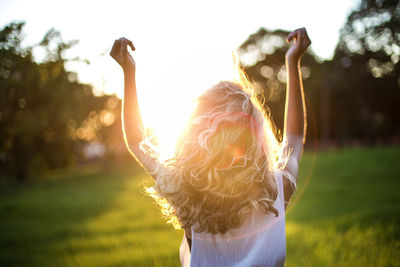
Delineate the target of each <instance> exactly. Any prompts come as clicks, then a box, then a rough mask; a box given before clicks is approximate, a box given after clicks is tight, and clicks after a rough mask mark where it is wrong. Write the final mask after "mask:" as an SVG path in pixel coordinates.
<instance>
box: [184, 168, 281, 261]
mask: <svg viewBox="0 0 400 267" xmlns="http://www.w3.org/2000/svg"><path fill="white" fill-rule="evenodd" d="M275 178H276V180H277V186H278V197H277V199H276V201H275V204H274V207H275V208H276V209H277V210H278V212H279V216H277V217H276V216H275V214H273V213H268V214H265V213H264V212H262V211H260V210H256V209H252V210H251V211H250V212H249V213H247V214H246V215H245V216H244V218H243V219H244V220H243V223H242V224H241V226H240V227H239V228H234V229H231V230H229V231H227V232H226V233H225V234H211V233H206V232H201V233H197V232H195V231H194V230H193V229H192V245H191V251H190V250H189V247H188V244H187V242H186V239H184V240H183V242H182V245H181V250H180V253H181V261H182V263H183V266H283V265H284V262H285V255H286V241H285V206H284V195H283V193H284V192H283V181H282V179H283V178H282V173H281V171H277V172H276V173H275ZM190 254H191V255H190Z"/></svg>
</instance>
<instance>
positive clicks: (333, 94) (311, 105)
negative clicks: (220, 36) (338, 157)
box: [239, 0, 400, 146]
mask: <svg viewBox="0 0 400 267" xmlns="http://www.w3.org/2000/svg"><path fill="white" fill-rule="evenodd" d="M399 19H400V4H399V2H398V1H371V0H363V1H361V3H360V7H359V8H358V9H356V10H354V11H353V12H352V13H351V14H350V15H349V17H348V20H347V23H346V25H345V26H344V27H343V29H342V30H341V34H340V41H339V43H338V45H337V48H336V50H335V54H334V57H333V59H332V60H330V61H324V62H322V61H321V60H319V59H318V58H317V57H316V56H315V55H314V54H313V53H312V51H309V52H307V53H306V54H305V55H304V57H303V59H302V66H303V67H302V77H303V80H304V87H305V94H306V101H307V106H308V123H309V127H308V132H307V135H308V136H307V139H308V140H309V141H317V140H322V143H323V145H326V146H328V145H346V144H349V143H352V142H354V141H356V142H362V143H364V144H374V143H391V142H396V140H397V142H398V140H399V137H400V118H399V116H398V113H399V106H400V90H399V89H400V88H399V87H400V78H399V77H400V73H399V71H400V70H399V67H400V66H399V56H400V31H399V28H400V24H399V23H398V21H399ZM288 33H289V32H287V31H282V30H277V31H269V30H266V29H260V30H259V31H258V32H256V33H254V34H252V35H251V36H249V38H248V39H247V40H246V41H245V42H244V43H243V44H242V45H241V47H240V48H239V56H240V61H241V64H242V65H243V67H244V70H245V72H246V73H247V75H248V76H249V78H250V80H251V81H252V82H254V84H255V87H256V89H257V90H258V92H259V93H260V94H264V96H265V100H266V102H265V104H266V107H268V108H269V110H270V113H271V115H272V117H273V119H274V121H275V123H276V125H277V127H278V129H283V119H284V118H283V115H284V109H283V107H284V102H285V95H286V90H285V87H286V84H285V83H286V70H285V66H284V63H285V61H284V60H285V52H286V50H287V47H288V44H286V43H285V37H286V36H287V34H288ZM311 39H312V36H311ZM311 143H312V142H311Z"/></svg>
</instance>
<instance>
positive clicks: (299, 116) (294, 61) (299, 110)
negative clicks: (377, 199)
mask: <svg viewBox="0 0 400 267" xmlns="http://www.w3.org/2000/svg"><path fill="white" fill-rule="evenodd" d="M286 41H287V42H291V41H293V44H292V45H291V46H290V48H289V49H288V51H287V52H286V58H285V59H286V72H287V90H286V104H285V123H284V130H283V140H284V142H287V146H286V151H287V152H290V156H289V159H288V162H287V164H286V170H287V171H288V172H289V173H290V174H291V175H292V176H293V177H292V178H294V181H290V180H288V179H284V189H285V201H286V202H288V201H289V200H290V197H291V196H292V194H293V192H294V186H293V184H292V182H295V183H297V174H298V165H299V161H300V157H301V153H302V150H303V143H304V141H305V134H306V126H307V122H306V105H305V101H304V90H303V82H302V78H301V67H300V61H301V57H302V56H303V54H304V52H305V51H306V50H307V48H308V47H309V46H310V44H311V41H310V39H309V37H308V35H307V31H306V29H305V28H301V29H297V30H295V31H293V32H292V33H290V34H289V35H288V36H287V38H286Z"/></svg>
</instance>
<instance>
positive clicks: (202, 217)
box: [147, 81, 285, 233]
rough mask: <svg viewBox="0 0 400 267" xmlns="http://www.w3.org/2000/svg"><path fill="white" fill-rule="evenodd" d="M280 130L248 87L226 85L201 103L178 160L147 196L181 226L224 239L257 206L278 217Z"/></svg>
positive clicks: (215, 88)
mask: <svg viewBox="0 0 400 267" xmlns="http://www.w3.org/2000/svg"><path fill="white" fill-rule="evenodd" d="M282 145H283V144H281V143H280V142H279V141H278V140H277V138H276V128H275V126H274V124H273V122H272V121H271V119H270V116H268V114H267V112H266V111H265V110H264V109H263V107H262V103H261V102H260V101H259V100H258V98H257V96H256V94H255V93H254V90H252V88H251V86H250V85H249V84H242V83H236V82H230V81H221V82H219V83H218V84H216V85H214V86H213V87H211V88H210V89H208V90H207V91H206V92H205V93H204V94H202V95H201V96H200V97H199V98H198V99H197V107H196V109H195V111H194V112H193V114H192V115H191V117H190V119H189V122H188V124H187V125H186V128H185V130H184V132H183V134H182V136H181V138H180V139H179V141H178V143H177V146H176V152H175V154H174V157H173V158H171V159H169V160H167V161H165V162H164V166H165V168H160V169H159V170H158V171H157V173H156V174H155V176H156V183H155V185H154V186H153V187H151V188H147V192H148V193H149V194H150V195H151V196H152V197H153V198H154V199H155V200H156V202H157V203H158V204H159V205H160V207H161V212H162V214H163V215H164V216H165V217H166V219H167V221H168V222H170V223H172V224H173V225H174V226H175V227H176V228H177V227H182V228H188V227H193V229H194V230H195V231H196V232H209V233H225V232H226V231H227V230H229V229H232V228H236V227H238V226H240V224H241V221H242V219H241V218H242V217H243V216H244V215H245V214H246V213H248V212H249V211H250V210H251V209H252V208H259V209H261V210H262V211H263V212H264V213H273V214H275V215H276V216H278V211H277V210H276V209H275V208H274V202H275V200H276V198H277V194H278V193H277V192H278V190H277V183H276V180H275V175H274V172H275V171H276V170H277V169H279V168H280V167H279V166H282V162H283V161H285V160H284V159H283V160H282V158H279V155H281V150H282Z"/></svg>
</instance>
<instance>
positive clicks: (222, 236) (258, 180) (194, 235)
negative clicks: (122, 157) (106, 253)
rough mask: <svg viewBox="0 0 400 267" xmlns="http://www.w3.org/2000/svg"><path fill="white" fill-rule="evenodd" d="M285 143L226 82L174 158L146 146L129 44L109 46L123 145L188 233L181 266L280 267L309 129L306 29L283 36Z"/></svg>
mask: <svg viewBox="0 0 400 267" xmlns="http://www.w3.org/2000/svg"><path fill="white" fill-rule="evenodd" d="M287 41H288V42H291V41H293V43H292V45H291V46H290V48H289V49H288V51H287V53H286V68H287V77H288V78H287V94H286V107H285V123H284V131H283V142H281V143H279V142H278V141H277V140H276V137H275V135H274V131H273V130H274V129H273V123H272V122H271V120H270V118H269V117H268V116H267V115H266V113H265V112H264V110H263V108H262V106H261V105H260V103H259V102H258V101H257V97H256V95H255V94H254V91H253V90H252V88H251V85H250V84H249V83H247V82H246V81H245V80H244V82H241V83H234V82H229V81H223V82H220V83H218V84H217V85H215V86H213V87H212V88H210V89H208V90H207V91H206V92H205V93H204V94H203V95H201V96H200V97H199V99H198V102H197V107H196V110H195V112H194V113H193V114H192V116H191V118H190V120H189V123H188V124H187V126H186V129H185V131H184V133H183V135H182V137H181V138H180V141H179V142H178V144H177V147H176V152H175V155H174V157H173V158H171V159H169V160H167V161H165V162H163V163H160V162H158V161H157V158H156V157H154V156H153V155H154V153H151V151H149V150H148V149H146V142H145V141H144V140H143V132H142V129H143V125H142V120H141V116H140V111H139V107H138V99H137V95H136V85H135V62H134V60H133V58H132V56H131V55H130V53H129V52H128V50H127V47H128V46H129V47H131V49H132V50H135V47H134V46H133V44H132V42H131V41H129V40H128V39H125V38H121V39H118V40H116V41H115V43H114V45H113V48H112V50H111V53H110V54H111V56H112V57H113V58H114V59H115V60H116V61H117V62H118V63H119V64H120V65H121V67H122V69H123V71H124V81H125V85H124V86H125V94H124V101H123V108H122V121H123V129H124V138H125V143H126V145H127V147H128V149H129V151H130V152H131V154H132V155H133V156H134V157H135V158H136V160H137V161H138V162H139V163H141V165H142V166H143V167H144V168H145V169H146V170H147V171H148V172H149V173H150V174H151V175H152V176H153V178H154V179H155V185H154V187H153V188H150V189H149V190H148V192H149V193H150V194H151V195H152V196H153V197H154V198H155V199H156V201H157V202H158V203H159V204H160V206H161V209H162V212H163V214H164V215H165V216H166V217H167V219H168V220H169V222H171V223H173V224H174V226H178V227H182V228H183V229H184V230H185V236H184V238H183V241H182V245H181V248H180V255H181V263H182V265H183V266H189V265H191V266H283V265H284V262H285V253H286V241H285V209H286V206H287V204H288V202H289V200H290V198H291V196H292V194H293V192H294V189H295V185H296V182H297V173H298V164H299V161H300V157H301V154H302V149H303V140H304V136H305V131H306V110H305V104H304V92H303V86H302V80H301V73H300V60H301V57H302V55H303V54H304V52H305V51H306V49H307V48H308V46H309V45H310V44H311V41H310V39H309V37H308V35H307V32H306V30H305V29H304V28H301V29H297V30H295V31H293V32H292V33H290V34H289V35H288V36H287Z"/></svg>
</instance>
